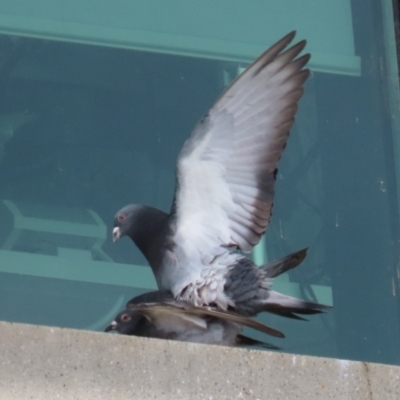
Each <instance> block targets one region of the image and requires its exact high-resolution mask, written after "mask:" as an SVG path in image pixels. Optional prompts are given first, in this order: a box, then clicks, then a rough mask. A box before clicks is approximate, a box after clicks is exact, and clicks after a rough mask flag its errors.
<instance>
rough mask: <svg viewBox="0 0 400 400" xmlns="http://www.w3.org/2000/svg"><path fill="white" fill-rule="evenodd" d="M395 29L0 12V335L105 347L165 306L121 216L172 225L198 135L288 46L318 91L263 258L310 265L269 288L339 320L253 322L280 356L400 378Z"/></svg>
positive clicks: (255, 18) (117, 6)
mask: <svg viewBox="0 0 400 400" xmlns="http://www.w3.org/2000/svg"><path fill="white" fill-rule="evenodd" d="M396 23H398V14H397V3H393V4H392V2H391V1H390V0H379V1H375V0H365V1H362V2H361V1H357V0H335V1H330V2H328V1H321V0H303V1H301V2H300V1H295V0H259V1H258V0H254V1H251V2H246V3H245V2H242V1H228V0H220V1H218V2H216V1H212V0H204V1H201V2H200V1H199V2H187V1H182V0H169V1H168V2H166V1H163V0H148V1H146V2H143V1H139V0H129V1H128V0H117V1H114V2H112V3H111V2H109V1H105V0H79V1H77V0H71V1H68V2H63V1H50V0H20V1H18V2H15V1H13V0H3V1H2V2H1V4H0V55H1V57H0V221H1V224H0V304H1V306H0V319H2V320H7V321H16V322H26V323H34V324H46V325H54V326H62V327H72V328H79V329H90V330H102V329H103V328H104V327H105V326H106V325H107V324H108V323H109V322H110V321H111V320H112V319H113V317H114V315H115V314H116V313H117V312H118V311H119V310H120V309H121V308H122V307H123V305H124V304H125V302H126V301H127V300H129V299H130V298H132V297H134V296H135V295H137V294H139V293H141V292H144V291H147V290H151V289H155V288H156V284H155V281H154V278H153V276H152V273H151V270H150V268H148V267H147V266H146V261H145V260H144V258H143V256H142V255H141V254H140V253H139V251H138V250H137V249H136V248H135V247H134V245H133V244H132V243H131V242H130V241H129V240H128V239H125V240H121V241H120V242H118V243H117V244H113V243H112V241H111V228H112V221H113V217H114V214H115V212H116V211H117V210H118V209H119V208H120V207H121V206H123V205H125V204H128V203H130V202H135V203H145V204H150V205H153V206H155V207H158V208H161V209H163V210H165V211H168V210H169V208H170V205H171V201H172V198H173V191H174V184H175V161H176V157H177V154H178V152H179V150H180V148H181V146H182V144H183V142H184V140H185V139H186V138H187V137H188V135H189V134H190V132H191V130H192V129H193V127H194V125H195V124H196V122H197V121H198V120H199V119H200V118H201V117H202V115H203V114H204V113H205V112H207V110H208V108H209V107H210V106H211V105H212V104H213V102H214V101H215V99H216V98H217V97H218V95H219V94H220V92H221V91H222V90H223V88H224V87H225V86H226V85H227V84H228V83H229V82H230V80H232V79H233V78H234V77H235V76H237V74H238V73H240V71H241V70H242V69H243V68H244V67H246V65H247V64H248V63H250V62H251V61H252V60H253V59H254V58H255V57H257V56H258V55H259V54H260V53H261V52H262V51H263V50H265V49H266V48H267V47H268V46H269V45H271V44H272V43H273V42H275V41H276V40H277V39H279V38H280V37H282V36H283V35H285V34H286V33H288V32H290V31H292V30H294V29H295V30H297V39H303V38H304V39H307V41H308V44H307V51H308V52H311V54H312V59H311V61H310V68H311V70H312V74H311V76H310V78H309V79H308V81H307V83H306V93H305V95H304V97H303V98H302V100H301V103H300V109H299V113H298V115H297V117H296V123H295V126H294V128H293V129H292V132H291V137H290V139H289V142H288V146H287V149H286V150H285V153H284V155H283V157H282V160H281V162H280V165H279V173H278V177H277V185H276V192H277V195H276V200H275V205H274V212H273V217H272V220H271V224H270V226H269V228H268V233H267V235H266V236H265V238H264V239H263V241H262V243H261V244H260V245H259V246H258V247H257V248H256V249H255V251H254V253H253V258H254V260H255V261H256V262H258V263H260V264H261V263H263V262H266V261H268V260H272V259H275V258H278V257H280V256H284V255H286V254H287V253H289V252H292V251H295V250H298V249H301V248H303V247H309V253H308V257H307V259H306V261H305V262H304V263H303V265H301V266H300V267H298V268H297V269H295V270H292V271H290V272H289V273H288V274H285V275H284V276H282V277H279V278H278V279H277V280H276V282H275V288H276V289H277V290H278V291H282V292H284V293H287V294H291V295H294V296H300V297H303V298H306V299H310V300H312V301H319V302H322V303H327V304H332V305H333V306H334V308H333V309H332V310H331V311H329V312H328V313H326V314H324V315H321V316H315V317H311V318H310V321H309V322H299V321H290V320H285V319H283V318H280V317H277V316H271V315H262V316H260V319H261V320H263V321H265V322H267V323H268V324H269V325H271V326H274V327H276V328H277V329H279V330H283V331H284V332H285V334H286V336H287V338H286V339H285V340H275V339H272V338H271V339H270V338H268V340H269V341H270V342H272V343H274V344H277V345H278V346H281V347H282V350H283V351H287V352H293V353H301V354H311V355H321V356H329V357H337V358H344V359H356V360H367V361H375V362H383V363H394V364H400V318H399V316H400V312H399V311H400V308H399V307H400V304H399V290H400V286H399V276H400V275H399V266H398V264H399V261H398V260H399V243H400V232H399V203H398V192H399V187H400V184H399V173H400V170H399V155H400V154H399V135H400V123H399V85H398V62H397V54H396V31H395V24H396ZM249 334H251V335H252V336H253V337H255V338H261V336H258V335H257V334H256V333H253V332H249ZM264 339H265V338H264Z"/></svg>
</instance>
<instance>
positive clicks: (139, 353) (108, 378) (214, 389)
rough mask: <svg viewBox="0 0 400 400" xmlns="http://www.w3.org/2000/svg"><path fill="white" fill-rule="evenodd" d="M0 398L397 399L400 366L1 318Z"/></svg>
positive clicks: (399, 388) (399, 385) (85, 399)
mask: <svg viewBox="0 0 400 400" xmlns="http://www.w3.org/2000/svg"><path fill="white" fill-rule="evenodd" d="M0 341H1V342H0V399H1V400H3V399H18V400H20V399H21V400H22V399H40V400H47V399H51V400H54V399H57V398H60V399H82V400H91V399H107V400H110V399H119V400H120V399H128V398H129V399H189V398H190V399H208V400H210V399H213V400H216V399H230V400H231V399H260V400H264V399H276V400H279V399H301V400H303V399H307V400H311V399H349V400H350V399H351V400H357V399H363V400H364V399H379V400H381V399H393V400H395V399H396V400H397V399H400V367H394V366H387V365H380V364H369V363H362V362H350V361H343V360H334V359H324V358H317V357H306V356H298V355H290V354H280V353H275V352H274V353H273V352H266V351H256V350H245V349H231V348H227V347H222V346H205V345H199V344H191V343H190V344H187V343H179V342H169V341H162V340H154V339H140V338H132V337H126V336H120V335H110V334H103V333H94V332H86V331H76V330H70V329H59V328H50V327H42V326H32V325H22V324H10V323H6V322H0Z"/></svg>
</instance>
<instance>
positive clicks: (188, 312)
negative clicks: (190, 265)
mask: <svg viewBox="0 0 400 400" xmlns="http://www.w3.org/2000/svg"><path fill="white" fill-rule="evenodd" d="M127 309H128V310H135V311H137V312H140V313H141V314H143V315H144V316H145V317H146V318H148V319H149V321H151V322H152V323H153V324H154V325H156V326H158V325H160V326H166V325H168V324H173V325H174V326H175V327H177V326H178V325H182V326H183V325H185V324H186V325H188V326H191V327H197V328H198V329H204V330H206V329H207V323H206V321H205V320H204V317H212V318H217V319H220V320H226V321H229V322H234V323H237V324H239V325H242V326H248V327H249V328H252V329H256V330H258V331H260V332H263V333H266V334H267V335H271V336H275V337H280V338H283V337H285V335H284V334H283V333H282V332H279V331H277V330H276V329H273V328H270V327H269V326H267V325H264V324H262V323H260V322H258V321H256V320H254V319H252V318H249V317H245V316H242V315H239V314H236V313H234V312H230V311H222V310H219V309H216V308H214V307H196V306H192V305H190V304H188V303H185V302H181V301H174V300H172V301H169V302H164V303H128V304H127ZM177 320H179V322H177Z"/></svg>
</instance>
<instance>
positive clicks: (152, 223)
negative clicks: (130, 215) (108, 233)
mask: <svg viewBox="0 0 400 400" xmlns="http://www.w3.org/2000/svg"><path fill="white" fill-rule="evenodd" d="M129 236H130V238H131V239H132V240H133V241H134V243H135V244H136V246H137V247H138V248H139V250H140V251H141V252H142V253H143V255H144V256H145V257H146V259H147V261H148V263H149V264H150V266H151V268H152V269H153V272H154V275H155V276H156V279H157V281H159V277H158V272H159V271H160V268H161V267H162V262H163V255H164V252H165V250H166V249H167V248H168V245H167V240H168V236H169V215H168V214H166V213H165V212H163V211H160V210H157V209H156V208H152V207H143V209H142V210H141V211H140V213H139V214H138V215H137V216H136V218H135V223H134V224H133V229H132V231H131V232H130V234H129Z"/></svg>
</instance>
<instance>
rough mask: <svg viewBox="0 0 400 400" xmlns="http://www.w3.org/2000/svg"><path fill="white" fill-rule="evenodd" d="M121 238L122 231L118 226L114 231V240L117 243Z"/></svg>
mask: <svg viewBox="0 0 400 400" xmlns="http://www.w3.org/2000/svg"><path fill="white" fill-rule="evenodd" d="M120 237H121V230H120V229H119V228H118V226H116V227H115V228H114V229H113V231H112V240H113V242H114V243H115V242H116V241H117V240H118V239H119V238H120Z"/></svg>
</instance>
